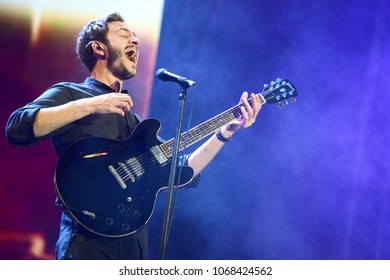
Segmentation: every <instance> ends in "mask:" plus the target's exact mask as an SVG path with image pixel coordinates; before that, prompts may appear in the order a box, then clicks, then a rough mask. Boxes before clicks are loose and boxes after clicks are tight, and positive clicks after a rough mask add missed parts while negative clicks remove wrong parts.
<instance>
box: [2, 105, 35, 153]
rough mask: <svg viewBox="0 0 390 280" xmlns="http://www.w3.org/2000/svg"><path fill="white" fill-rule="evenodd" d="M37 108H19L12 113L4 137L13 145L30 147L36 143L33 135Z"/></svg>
mask: <svg viewBox="0 0 390 280" xmlns="http://www.w3.org/2000/svg"><path fill="white" fill-rule="evenodd" d="M39 110H40V108H39V107H36V108H21V109H19V110H16V111H15V112H13V113H12V114H11V116H10V118H9V119H8V122H7V125H6V137H7V140H8V142H9V143H10V144H13V145H32V144H35V143H36V142H38V139H37V138H36V137H35V134H34V122H35V118H36V117H37V114H38V111H39Z"/></svg>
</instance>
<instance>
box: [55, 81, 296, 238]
mask: <svg viewBox="0 0 390 280" xmlns="http://www.w3.org/2000/svg"><path fill="white" fill-rule="evenodd" d="M258 95H259V97H260V100H261V103H262V104H265V103H269V104H279V105H281V104H283V102H287V99H291V100H292V101H295V96H297V95H298V93H297V90H296V88H295V87H294V85H293V84H292V83H291V82H290V81H288V80H277V83H274V84H271V86H270V87H268V88H267V89H266V90H264V91H263V92H261V93H259V94H258ZM248 101H249V103H250V104H251V102H252V100H251V98H250V99H248ZM241 106H242V104H238V105H236V106H234V107H232V108H230V109H228V110H226V111H225V112H223V113H221V114H219V115H217V116H215V117H213V118H211V119H210V120H208V121H205V122H203V123H201V124H199V125H198V126H196V127H194V128H192V129H190V130H189V131H188V132H183V133H182V134H181V141H180V143H179V152H180V151H182V150H183V149H184V148H185V146H190V145H192V144H194V143H196V142H198V141H199V140H201V139H203V138H205V137H207V136H209V135H210V134H212V133H214V132H215V131H216V130H217V129H218V128H220V127H221V126H223V125H225V124H227V123H229V122H230V121H232V120H234V119H236V118H238V117H240V116H241V109H240V107H241ZM159 129H160V122H159V121H158V120H156V119H146V120H144V121H142V122H141V123H140V124H138V125H137V126H136V128H135V129H134V130H133V132H132V134H131V135H130V137H129V138H128V139H126V140H124V141H118V140H112V139H108V138H102V137H90V138H85V139H82V140H80V141H78V142H75V143H74V144H72V145H70V146H69V147H68V148H67V149H66V150H65V152H64V153H63V155H62V156H61V157H60V159H59V162H58V164H57V167H56V172H55V178H54V182H55V190H56V193H57V195H58V197H59V199H60V200H61V202H62V204H63V206H64V207H65V209H66V210H67V211H68V212H69V213H70V215H71V217H72V218H73V220H74V221H75V222H76V223H77V224H79V225H81V226H82V227H83V228H84V229H86V230H88V231H89V232H92V233H95V234H97V235H100V236H106V237H124V236H127V235H130V234H132V233H135V232H137V231H138V230H140V229H141V228H142V227H143V226H145V225H146V224H147V223H148V221H149V220H150V218H151V216H152V214H153V211H154V207H155V202H156V198H157V195H158V194H159V192H160V191H162V190H164V189H167V185H168V181H169V175H170V167H171V166H170V162H171V158H172V155H173V147H174V139H170V140H168V141H166V142H161V141H160V140H159V139H158V138H157V133H158V131H159ZM177 173H179V172H177ZM177 177H178V176H177ZM193 177H194V172H193V170H192V168H191V167H188V166H184V167H182V170H181V172H180V181H179V182H178V184H177V187H182V186H185V185H187V184H188V183H190V182H191V180H192V179H193ZM176 179H177V178H176Z"/></svg>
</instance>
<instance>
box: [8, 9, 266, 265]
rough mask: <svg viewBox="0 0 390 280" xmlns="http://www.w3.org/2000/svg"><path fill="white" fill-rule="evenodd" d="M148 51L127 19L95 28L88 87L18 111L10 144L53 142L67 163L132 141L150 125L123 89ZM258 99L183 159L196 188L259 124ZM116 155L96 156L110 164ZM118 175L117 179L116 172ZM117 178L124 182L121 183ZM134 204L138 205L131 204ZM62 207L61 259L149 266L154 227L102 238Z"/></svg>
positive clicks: (84, 50)
mask: <svg viewBox="0 0 390 280" xmlns="http://www.w3.org/2000/svg"><path fill="white" fill-rule="evenodd" d="M140 47H141V44H140V41H139V39H138V38H137V37H136V35H135V33H134V31H133V29H131V27H130V26H129V25H128V24H127V23H126V22H125V21H124V19H123V18H122V16H121V15H120V14H119V13H113V14H110V15H107V16H105V17H103V18H98V19H94V20H92V21H90V22H89V23H87V24H86V25H85V26H84V27H83V28H82V29H81V31H80V33H79V35H78V38H77V48H76V50H77V54H78V56H79V58H80V60H81V62H82V63H83V64H84V66H85V67H87V68H88V70H89V71H90V76H89V77H87V78H86V80H85V81H84V82H83V83H74V82H62V83H57V84H55V85H52V86H51V87H50V88H48V89H47V90H46V91H45V92H43V93H42V94H41V95H40V96H39V97H38V98H37V99H35V100H34V101H32V102H31V103H29V104H27V105H25V106H24V107H22V108H19V109H16V110H15V111H14V112H13V113H12V114H11V116H10V117H9V120H8V123H7V127H6V136H7V139H8V141H9V143H11V144H13V145H20V146H26V145H30V144H35V143H37V142H39V141H42V140H44V139H47V138H51V139H52V142H53V146H54V148H55V151H56V153H57V154H58V156H62V155H63V154H64V153H65V151H66V149H67V148H68V147H70V146H71V145H72V144H74V143H77V142H78V141H80V140H82V139H83V138H85V137H105V138H109V139H116V140H125V139H127V138H129V136H130V135H131V133H132V131H133V130H134V129H135V127H136V126H137V125H138V124H139V123H141V122H142V123H143V121H142V120H141V119H140V117H139V116H138V115H137V114H136V113H135V112H133V111H132V107H133V101H132V98H131V96H130V95H129V94H128V92H127V91H126V90H123V89H122V84H123V81H125V80H127V79H130V78H132V77H134V76H135V75H136V73H137V63H138V58H139V56H138V50H139V48H140ZM171 78H172V77H171ZM251 97H252V104H253V105H252V106H251V105H250V104H249V102H248V100H247V99H248V93H247V92H244V93H243V94H242V96H241V99H240V102H243V104H244V105H243V106H242V108H241V111H242V116H241V117H239V118H237V119H236V120H234V121H233V122H231V123H229V124H227V125H224V126H223V127H221V128H220V129H219V130H218V132H217V133H215V134H214V135H213V136H211V137H210V138H209V139H208V140H207V141H206V142H205V143H204V144H203V145H202V146H201V147H199V148H198V149H197V150H196V151H195V152H193V153H192V154H188V155H185V156H182V157H181V159H180V164H182V165H185V166H189V167H191V168H192V169H193V171H194V176H195V179H194V180H192V181H191V184H192V185H195V184H197V183H198V179H199V174H200V172H201V171H202V170H203V169H204V168H205V167H206V166H207V165H208V164H209V163H210V162H211V161H212V159H213V158H214V157H215V155H216V154H217V153H218V152H219V151H220V150H221V148H222V147H223V146H224V144H225V143H226V142H228V141H229V140H231V138H232V136H233V134H234V133H236V132H237V131H238V130H241V129H244V128H247V127H249V126H251V125H252V124H254V123H255V121H256V117H257V115H258V113H259V111H260V108H261V103H260V100H259V97H258V96H257V95H254V94H252V95H251ZM138 142H140V141H138ZM138 142H137V143H138ZM109 152H110V151H108V152H106V153H104V152H102V153H100V154H91V155H88V156H89V157H90V158H93V157H94V156H101V157H103V156H104V155H106V154H108V153H109ZM88 156H86V157H85V158H88ZM60 160H61V157H60ZM60 160H59V161H60ZM69 165H71V163H69ZM107 172H108V171H107ZM112 172H113V176H114V177H115V176H116V174H115V172H116V171H115V170H114V171H112ZM129 174H130V171H129ZM137 175H138V174H135V175H134V177H136V176H137ZM110 176H111V175H110ZM80 177H82V176H80ZM114 177H113V178H114ZM115 178H116V179H117V180H118V183H121V182H120V181H121V180H122V179H121V178H119V176H116V177H115ZM77 179H79V180H82V179H83V178H77ZM135 179H137V178H135ZM221 179H222V178H221ZM117 187H118V188H119V186H117ZM82 192H83V190H82V188H80V189H77V192H75V193H74V196H79V195H80V193H82ZM128 200H129V203H130V200H131V198H129V199H128ZM56 202H57V205H58V206H59V207H60V208H61V209H62V210H63V213H62V218H61V226H60V231H59V238H58V241H57V245H56V258H57V259H78V260H82V259H83V260H85V259H86V260H96V259H148V233H147V226H143V227H142V228H141V229H140V230H137V231H135V232H134V233H131V234H129V235H126V236H123V237H121V238H112V237H109V236H102V235H97V234H94V233H93V232H91V231H90V230H87V229H85V228H83V227H82V226H81V223H77V222H76V221H75V220H74V216H72V215H70V214H69V212H70V211H67V209H68V210H69V209H70V208H66V206H68V205H64V203H63V202H62V201H61V200H60V199H57V201H56ZM107 203H109V201H107ZM119 210H120V209H119ZM84 214H85V216H86V219H88V220H93V219H95V220H97V219H98V218H99V217H98V215H96V217H95V213H94V212H92V211H85V213H84ZM106 223H107V227H109V226H110V224H112V223H113V221H112V220H110V219H107V220H106ZM124 228H125V226H124Z"/></svg>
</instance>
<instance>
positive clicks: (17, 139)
mask: <svg viewBox="0 0 390 280" xmlns="http://www.w3.org/2000/svg"><path fill="white" fill-rule="evenodd" d="M69 101H70V94H69V90H67V89H66V87H65V86H62V85H56V86H53V87H51V88H50V89H48V90H47V91H45V92H44V93H43V94H42V95H41V96H39V97H38V98H37V99H36V100H34V101H33V102H31V103H29V104H27V105H26V106H24V107H22V108H19V109H17V110H15V111H14V112H13V113H12V114H11V116H10V117H9V119H8V121H7V124H6V137H7V140H8V142H9V143H10V144H13V145H19V146H27V145H32V144H35V143H37V142H39V141H40V140H43V139H46V138H48V137H50V136H51V135H52V134H53V133H51V134H49V135H45V136H43V137H39V138H38V137H35V134H34V122H35V119H36V117H37V114H38V112H39V110H40V109H42V108H48V107H54V106H58V105H62V104H65V103H66V102H69Z"/></svg>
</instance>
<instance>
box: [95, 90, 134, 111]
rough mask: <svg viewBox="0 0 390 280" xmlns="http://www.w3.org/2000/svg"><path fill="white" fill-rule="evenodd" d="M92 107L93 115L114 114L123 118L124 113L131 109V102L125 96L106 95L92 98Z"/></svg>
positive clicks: (120, 94) (116, 94)
mask: <svg viewBox="0 0 390 280" xmlns="http://www.w3.org/2000/svg"><path fill="white" fill-rule="evenodd" d="M91 101H92V104H91V105H92V106H93V113H97V114H109V113H116V114H119V115H121V116H125V114H126V112H128V111H130V109H131V107H133V100H132V99H131V97H130V96H129V95H127V94H122V93H115V92H114V93H108V94H103V95H100V96H96V97H93V99H92V100H91Z"/></svg>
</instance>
